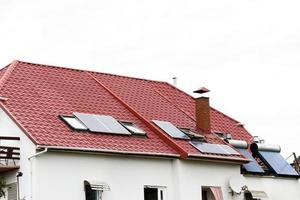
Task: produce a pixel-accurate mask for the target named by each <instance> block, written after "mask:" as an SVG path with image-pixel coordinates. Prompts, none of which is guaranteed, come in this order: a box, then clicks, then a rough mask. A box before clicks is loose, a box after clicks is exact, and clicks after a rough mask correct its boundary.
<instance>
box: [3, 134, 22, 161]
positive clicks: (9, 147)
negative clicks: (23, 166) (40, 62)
mask: <svg viewBox="0 0 300 200" xmlns="http://www.w3.org/2000/svg"><path fill="white" fill-rule="evenodd" d="M19 140H20V138H19V137H6V136H0V167H1V165H2V166H3V165H4V166H11V165H13V166H16V165H17V163H18V160H20V148H19V147H18V145H16V144H15V143H16V142H17V141H19ZM10 142H12V144H10ZM3 143H5V144H4V145H3Z"/></svg>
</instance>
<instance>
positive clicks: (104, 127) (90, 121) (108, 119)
mask: <svg viewBox="0 0 300 200" xmlns="http://www.w3.org/2000/svg"><path fill="white" fill-rule="evenodd" d="M74 115H75V116H76V117H77V118H78V119H79V120H80V121H81V122H82V123H84V124H85V125H86V126H87V127H88V129H89V130H90V131H92V132H99V133H114V134H125V135H130V134H131V133H130V132H129V131H127V130H126V129H125V128H124V127H123V126H122V125H121V124H120V123H119V122H118V121H117V120H116V119H115V118H113V117H112V116H107V115H93V114H84V113H74Z"/></svg>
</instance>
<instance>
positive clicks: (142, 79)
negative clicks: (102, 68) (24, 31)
mask: <svg viewBox="0 0 300 200" xmlns="http://www.w3.org/2000/svg"><path fill="white" fill-rule="evenodd" d="M16 61H17V62H19V63H24V64H29V65H36V66H41V67H50V68H58V69H65V70H72V71H79V72H88V73H96V74H103V75H108V76H115V77H122V78H128V79H136V80H140V81H148V82H154V83H168V82H166V81H156V80H150V79H145V78H137V77H132V76H126V75H117V74H112V73H107V72H98V71H93V70H85V69H74V68H73V67H63V66H57V65H47V64H40V63H32V62H25V61H20V60H16Z"/></svg>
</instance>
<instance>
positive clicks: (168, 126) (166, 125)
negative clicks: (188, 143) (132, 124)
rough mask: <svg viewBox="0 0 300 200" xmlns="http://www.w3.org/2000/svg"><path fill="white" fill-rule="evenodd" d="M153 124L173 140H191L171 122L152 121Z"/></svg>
mask: <svg viewBox="0 0 300 200" xmlns="http://www.w3.org/2000/svg"><path fill="white" fill-rule="evenodd" d="M152 122H153V123H154V124H156V125H157V126H158V127H159V128H160V129H162V130H163V131H164V132H166V133H167V134H168V135H170V136H171V137H173V138H178V139H189V137H188V136H187V135H186V134H184V133H183V132H182V131H181V130H179V129H178V128H177V127H176V126H174V125H173V124H172V123H171V122H167V121H159V120H152Z"/></svg>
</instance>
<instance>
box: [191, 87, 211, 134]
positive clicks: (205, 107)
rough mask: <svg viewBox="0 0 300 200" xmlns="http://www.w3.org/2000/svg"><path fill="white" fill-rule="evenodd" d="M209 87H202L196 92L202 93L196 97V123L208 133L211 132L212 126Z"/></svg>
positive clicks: (198, 127)
mask: <svg viewBox="0 0 300 200" xmlns="http://www.w3.org/2000/svg"><path fill="white" fill-rule="evenodd" d="M208 92H209V89H207V88H205V87H202V88H200V89H198V90H196V91H194V93H198V94H201V97H198V98H196V125H197V129H199V130H201V131H203V132H204V133H206V134H209V133H211V127H210V106H209V97H208V95H207V93H208Z"/></svg>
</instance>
